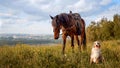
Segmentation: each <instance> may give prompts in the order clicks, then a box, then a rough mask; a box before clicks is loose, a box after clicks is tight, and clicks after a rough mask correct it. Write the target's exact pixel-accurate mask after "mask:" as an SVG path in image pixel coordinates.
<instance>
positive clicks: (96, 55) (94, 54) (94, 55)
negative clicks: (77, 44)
mask: <svg viewBox="0 0 120 68" xmlns="http://www.w3.org/2000/svg"><path fill="white" fill-rule="evenodd" d="M99 56H100V49H98V48H92V54H91V58H93V61H94V62H96V60H97V58H99Z"/></svg>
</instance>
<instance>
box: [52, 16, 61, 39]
mask: <svg viewBox="0 0 120 68" xmlns="http://www.w3.org/2000/svg"><path fill="white" fill-rule="evenodd" d="M50 18H51V19H52V27H53V32H54V39H58V38H59V33H60V29H61V27H60V22H59V19H58V15H56V16H55V17H52V16H50Z"/></svg>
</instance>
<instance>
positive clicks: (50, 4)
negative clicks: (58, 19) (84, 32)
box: [0, 0, 120, 34]
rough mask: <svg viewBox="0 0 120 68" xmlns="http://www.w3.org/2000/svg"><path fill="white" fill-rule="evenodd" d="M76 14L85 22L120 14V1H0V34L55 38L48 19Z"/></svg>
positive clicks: (110, 17)
mask: <svg viewBox="0 0 120 68" xmlns="http://www.w3.org/2000/svg"><path fill="white" fill-rule="evenodd" d="M70 10H71V11H72V12H73V13H74V12H75V13H76V12H77V13H79V14H80V15H81V17H82V18H83V19H84V20H85V22H86V27H87V26H88V25H89V24H90V22H91V21H99V20H100V19H101V18H103V17H105V18H108V20H112V18H113V16H114V14H120V0H0V34H3V33H7V34H11V33H12V34H13V33H17V34H53V30H52V26H51V19H50V17H49V15H52V16H55V15H57V14H60V13H69V11H70Z"/></svg>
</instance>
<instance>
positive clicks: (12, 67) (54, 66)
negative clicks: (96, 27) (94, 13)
mask: <svg viewBox="0 0 120 68" xmlns="http://www.w3.org/2000/svg"><path fill="white" fill-rule="evenodd" d="M92 45H93V42H89V43H87V50H86V51H83V52H79V51H78V46H77V44H75V52H74V53H72V49H71V47H70V42H68V43H67V45H66V50H65V53H66V55H65V56H63V55H62V54H61V50H62V44H55V45H49V44H48V45H47V46H46V45H45V46H44V45H40V46H38V45H37V46H36V45H27V44H16V45H15V46H9V45H3V46H0V68H120V40H112V41H102V42H101V49H102V55H103V56H104V58H105V62H104V63H99V64H90V60H89V59H90V53H91V47H92Z"/></svg>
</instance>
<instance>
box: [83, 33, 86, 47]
mask: <svg viewBox="0 0 120 68" xmlns="http://www.w3.org/2000/svg"><path fill="white" fill-rule="evenodd" d="M83 45H84V46H86V33H85V32H84V39H83Z"/></svg>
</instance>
